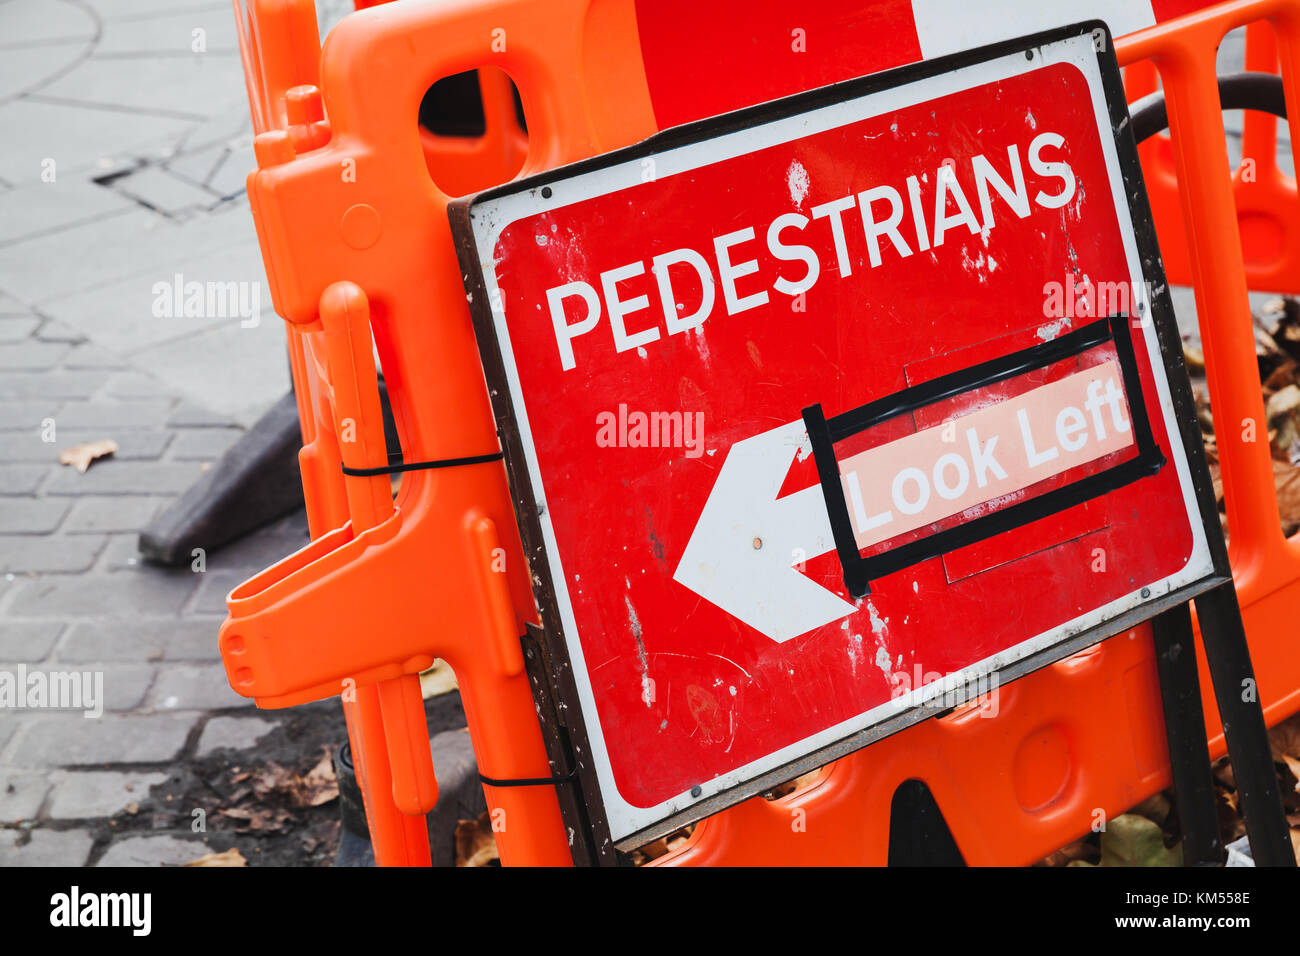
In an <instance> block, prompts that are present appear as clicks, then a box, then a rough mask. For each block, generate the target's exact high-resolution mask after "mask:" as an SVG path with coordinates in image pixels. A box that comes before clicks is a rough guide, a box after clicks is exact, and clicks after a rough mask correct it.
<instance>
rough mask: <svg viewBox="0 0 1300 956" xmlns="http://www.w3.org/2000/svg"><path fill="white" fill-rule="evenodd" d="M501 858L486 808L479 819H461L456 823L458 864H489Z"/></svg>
mask: <svg viewBox="0 0 1300 956" xmlns="http://www.w3.org/2000/svg"><path fill="white" fill-rule="evenodd" d="M499 859H500V857H498V856H497V841H496V839H495V838H494V837H493V836H492V821H491V818H490V817H489V816H488V812H487V811H486V810H484V811H483V812H482V813H480V814H479V816H478V819H477V820H461V821H460V822H459V823H457V824H456V865H457V866H487V865H489V864H490V863H491V862H492V861H493V860H499Z"/></svg>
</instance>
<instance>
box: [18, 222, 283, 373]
mask: <svg viewBox="0 0 1300 956" xmlns="http://www.w3.org/2000/svg"><path fill="white" fill-rule="evenodd" d="M140 217H143V218H140ZM119 218H120V219H127V218H130V219H131V220H132V221H138V222H139V223H140V225H141V226H142V227H143V228H145V229H146V234H145V235H144V237H143V238H142V239H140V241H138V242H137V241H134V238H135V237H134V235H133V234H132V233H131V232H130V231H128V232H127V233H125V235H127V236H130V237H131V239H132V241H131V242H130V243H129V245H130V246H131V250H130V251H129V252H117V251H115V252H112V253H107V254H99V255H97V258H96V260H95V263H94V266H93V268H90V269H88V270H86V271H85V272H84V273H82V274H80V275H79V276H78V277H77V279H76V280H75V281H74V282H73V283H71V284H69V283H66V282H65V283H63V284H62V285H60V284H58V283H57V282H56V277H55V276H54V275H52V274H50V270H49V269H48V267H47V265H46V264H45V263H44V261H43V260H41V259H40V258H39V256H40V253H41V250H40V248H39V247H40V246H42V245H43V244H44V240H41V239H37V240H34V241H32V242H27V243H23V244H22V245H21V247H19V248H21V250H22V254H21V255H14V256H13V258H14V259H15V260H17V261H15V262H14V266H13V267H14V268H25V267H28V266H30V268H32V269H34V270H39V273H32V274H30V275H28V276H26V277H24V278H23V279H21V280H19V282H18V283H17V284H16V285H17V286H18V287H19V290H20V292H22V293H23V294H24V295H26V296H28V297H30V298H31V299H32V300H33V301H40V302H41V308H42V310H43V311H44V312H46V313H47V314H49V315H51V316H54V317H56V318H58V319H60V320H62V321H64V322H66V323H67V324H68V325H71V326H73V327H75V328H78V329H80V330H81V331H82V332H84V333H85V334H86V335H87V336H88V337H90V338H91V339H92V340H93V341H95V342H96V343H98V344H99V345H101V346H103V347H105V348H108V349H110V350H112V351H114V352H117V353H118V354H120V355H126V356H131V355H132V353H134V352H136V351H137V350H140V349H143V348H146V347H148V346H152V345H156V344H158V343H160V342H166V341H169V340H174V339H180V338H192V337H194V336H196V335H197V334H198V333H200V332H202V331H204V330H207V329H212V328H218V327H225V326H228V327H230V328H233V329H236V330H239V331H244V330H243V329H242V328H241V322H242V321H244V320H243V319H242V317H241V316H240V315H239V314H238V313H239V309H238V308H237V307H235V305H234V303H232V304H231V305H230V306H226V307H225V310H224V311H225V314H211V315H193V314H190V315H186V314H185V313H184V311H183V310H184V308H185V301H184V299H183V298H182V301H180V302H176V295H175V292H174V289H175V287H176V285H177V282H178V280H177V277H178V276H179V277H180V278H179V284H180V286H181V294H182V296H184V295H185V286H186V284H187V283H193V282H197V283H201V284H203V289H204V291H205V296H204V310H205V311H206V309H207V301H206V300H207V297H206V290H207V288H208V285H207V284H208V283H213V284H214V286H213V289H214V292H215V290H216V289H217V285H220V286H222V287H225V288H228V287H227V286H226V284H227V283H231V282H234V283H249V285H247V286H240V285H237V286H236V287H235V291H236V292H237V293H239V294H242V295H243V296H244V300H243V301H245V302H246V303H247V304H248V305H249V306H250V309H249V311H250V312H251V311H252V309H251V306H254V305H256V306H257V307H258V309H259V314H260V322H261V323H266V322H267V320H268V319H270V318H273V317H274V312H273V310H272V308H271V300H270V293H269V292H268V290H267V286H266V277H265V272H264V271H263V269H262V264H261V258H260V256H259V255H258V252H257V242H256V235H255V231H254V229H253V222H252V219H251V218H250V217H249V214H248V209H247V208H246V207H244V206H242V205H241V206H238V207H232V208H231V209H229V210H223V211H221V212H217V213H213V214H212V215H209V216H205V217H202V218H200V219H197V220H191V221H188V222H186V223H183V224H180V223H176V222H173V221H171V220H168V219H165V218H164V217H162V216H159V215H157V214H156V213H152V212H147V211H145V210H143V209H142V210H140V212H139V213H131V214H127V215H126V216H123V217H118V218H115V219H113V220H101V221H100V222H98V223H92V224H90V225H88V226H85V227H78V228H76V229H73V230H69V231H68V232H66V233H61V234H60V235H65V236H68V237H69V238H70V239H72V240H75V243H76V244H77V245H78V246H93V245H94V244H95V243H97V242H119V243H120V242H122V241H123V240H122V237H121V236H114V235H110V234H109V233H111V232H117V230H116V228H115V227H114V228H113V229H109V228H108V224H109V223H111V222H115V221H119ZM96 231H98V232H100V233H101V235H99V236H98V238H96V236H95V235H93V234H92V233H94V232H96ZM12 248H15V247H6V248H0V270H3V269H4V268H5V259H6V256H7V255H9V253H10V251H11V249H12ZM181 250H187V251H181ZM51 251H52V250H51ZM110 260H111V261H110ZM101 267H102V268H101ZM254 284H256V285H254ZM254 290H256V291H254ZM223 292H224V289H223ZM254 296H256V298H254ZM222 305H223V303H222V301H221V300H220V299H219V298H217V297H216V295H215V294H214V297H213V306H214V309H215V311H216V312H220V311H222ZM278 321H279V320H278V319H276V322H278ZM248 344H249V346H250V348H251V347H256V346H255V343H253V342H249V343H248ZM134 362H135V364H136V365H137V367H139V368H142V369H143V370H145V371H147V372H150V373H152V374H156V375H160V376H164V375H165V374H166V372H167V371H168V369H167V368H166V367H165V366H159V365H158V364H156V363H151V362H150V361H148V360H147V359H134ZM212 367H214V366H213V365H210V366H209V372H208V374H206V375H205V376H204V377H205V378H212V377H213V376H212V375H211V373H210V369H211V368H212ZM164 381H167V382H169V383H170V382H171V381H172V379H169V378H164Z"/></svg>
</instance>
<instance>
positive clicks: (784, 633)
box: [673, 421, 857, 642]
mask: <svg viewBox="0 0 1300 956" xmlns="http://www.w3.org/2000/svg"><path fill="white" fill-rule="evenodd" d="M808 449H809V442H808V433H807V430H806V429H805V428H804V424H803V422H802V421H796V422H790V423H789V424H786V425H782V426H780V427H779V428H773V429H771V430H770V431H766V432H763V433H762V434H760V435H755V436H754V437H752V438H746V439H744V440H742V441H738V442H736V443H735V444H734V445H732V446H731V450H730V451H728V453H727V458H726V460H725V461H724V462H723V463H722V469H721V471H719V472H718V478H717V481H715V482H714V484H713V490H712V491H711V492H709V498H708V500H707V501H706V502H705V503H704V510H703V511H702V512H701V514H700V520H699V521H698V522H696V525H695V530H694V531H692V532H691V538H690V541H689V542H687V545H686V551H685V552H684V553H683V554H682V559H681V561H680V563H678V565H677V571H676V573H674V574H673V580H675V581H677V582H678V583H679V584H682V585H684V586H686V587H688V588H690V589H691V590H692V591H694V592H695V593H696V594H698V595H700V596H701V597H702V598H704V599H705V600H706V601H709V602H710V603H712V604H716V605H717V606H718V607H720V608H721V609H722V610H724V611H726V612H727V613H728V614H730V615H732V616H733V617H736V618H739V619H740V620H742V621H744V622H745V623H746V624H748V625H749V626H750V627H752V628H754V629H755V630H757V631H761V632H762V633H763V634H765V635H767V636H768V637H770V638H771V639H772V640H774V641H777V642H783V641H788V640H790V639H791V638H793V637H798V636H799V635H800V634H806V633H808V632H809V631H812V630H815V629H816V628H819V627H822V626H824V625H826V624H830V623H832V622H834V621H838V620H839V619H840V618H843V617H847V616H848V615H850V614H852V613H854V611H856V610H857V608H856V607H855V606H854V605H852V604H850V603H849V602H848V601H845V600H844V599H843V598H841V597H839V596H837V595H835V594H832V593H831V592H830V591H827V590H826V589H825V588H823V587H822V586H821V585H819V584H817V583H816V582H814V581H811V580H809V579H808V578H806V577H805V576H804V575H802V574H800V573H799V572H798V571H797V570H795V568H794V567H793V565H794V564H796V563H798V562H799V561H800V560H808V559H810V558H815V557H817V556H818V555H821V554H825V553H826V552H827V551H830V550H832V549H833V548H834V547H835V543H834V539H833V538H832V537H831V526H830V520H829V519H828V518H827V517H826V501H825V499H824V497H823V496H822V490H821V487H820V486H818V485H813V486H812V487H810V488H805V489H803V490H801V491H797V492H795V493H794V494H791V495H786V496H785V497H784V498H777V494H778V493H779V492H780V490H781V485H782V483H783V482H784V481H785V477H786V475H787V474H788V473H789V471H790V466H791V464H792V463H793V462H794V457H795V454H796V453H798V452H799V451H800V450H803V451H804V452H805V453H807V452H808Z"/></svg>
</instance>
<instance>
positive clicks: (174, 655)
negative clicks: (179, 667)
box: [163, 613, 225, 661]
mask: <svg viewBox="0 0 1300 956" xmlns="http://www.w3.org/2000/svg"><path fill="white" fill-rule="evenodd" d="M224 619H225V617H224V613H223V614H222V615H221V616H216V617H206V618H196V619H191V620H186V621H184V622H178V626H177V627H176V629H175V630H174V632H173V633H172V635H171V638H170V640H168V642H167V647H166V649H165V650H164V651H163V657H164V658H165V659H166V660H169V661H219V660H221V649H220V647H219V645H218V644H217V632H218V630H219V629H220V627H221V622H222V621H223V620H224Z"/></svg>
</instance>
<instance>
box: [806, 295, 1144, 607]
mask: <svg viewBox="0 0 1300 956" xmlns="http://www.w3.org/2000/svg"><path fill="white" fill-rule="evenodd" d="M1108 342H1110V343H1113V344H1114V347H1115V356H1116V358H1117V359H1118V360H1119V367H1120V376H1121V378H1122V379H1123V380H1124V392H1125V398H1126V399H1127V401H1128V405H1129V418H1130V421H1131V423H1132V427H1133V437H1134V440H1135V442H1136V445H1137V455H1136V456H1135V457H1133V458H1130V459H1128V460H1126V461H1123V462H1121V463H1120V464H1118V465H1113V466H1111V467H1110V468H1107V469H1106V470H1105V471H1099V472H1096V473H1095V474H1092V475H1089V476H1087V477H1086V478H1081V479H1079V480H1078V481H1075V482H1073V483H1071V484H1068V485H1064V486H1062V487H1060V488H1054V489H1052V490H1051V491H1047V492H1044V493H1042V494H1040V495H1037V496H1035V497H1033V498H1030V499H1027V500H1024V501H1019V502H1016V503H1015V504H1012V505H1008V506H1006V507H1004V508H1001V509H999V510H997V511H995V512H993V513H991V514H985V515H982V516H981V517H978V518H975V519H973V520H971V521H967V522H966V523H964V524H960V525H957V526H955V527H951V528H947V529H945V530H943V531H939V532H937V533H935V534H931V535H928V536H927V537H924V538H919V539H916V540H914V541H909V542H908V543H907V544H903V545H899V546H897V547H894V548H891V549H889V550H887V551H882V552H880V553H878V554H874V555H872V556H871V557H867V558H864V557H863V556H862V555H861V553H860V552H859V551H858V545H857V539H856V538H855V537H854V534H853V525H852V523H851V521H850V520H849V507H848V502H847V501H846V500H845V498H844V487H843V485H842V483H841V481H840V469H839V463H838V462H837V461H836V459H835V449H834V443H835V442H838V441H843V440H844V439H845V438H848V437H850V436H852V435H856V434H858V433H859V432H862V431H865V430H866V429H868V428H871V427H873V426H875V425H878V424H880V423H881V422H883V421H886V420H888V419H890V418H893V417H895V416H897V415H903V414H906V413H908V412H912V411H915V410H916V409H918V408H921V407H923V406H925V405H929V404H932V403H934V402H938V401H942V400H944V399H946V398H951V397H952V396H954V395H959V394H961V393H963V392H967V391H971V390H973V389H976V388H982V387H984V386H986V385H991V384H994V383H997V382H1002V381H1005V380H1006V379H1009V378H1012V377H1014V376H1016V375H1022V374H1024V373H1026V372H1030V371H1033V370H1035V369H1039V368H1046V367H1048V366H1049V365H1052V364H1054V363H1056V362H1059V361H1061V360H1062V359H1066V358H1071V357H1073V356H1075V355H1079V354H1082V353H1083V352H1086V351H1087V350H1088V349H1090V348H1094V347H1095V346H1098V345H1102V344H1105V343H1108ZM803 420H804V425H805V426H806V428H807V429H808V439H809V441H810V443H811V444H812V450H813V460H814V461H815V463H816V465H817V477H818V480H819V482H820V484H821V486H822V495H823V498H824V500H825V502H826V513H827V516H828V517H829V518H830V524H831V536H832V537H833V538H834V540H835V550H836V553H837V554H838V555H839V559H840V567H841V569H842V570H843V572H844V586H845V587H846V588H847V589H848V592H849V595H850V596H851V597H853V598H855V599H856V598H861V597H863V596H865V595H867V594H869V593H871V581H872V580H874V579H876V578H882V577H885V576H887V575H890V574H893V573H895V572H896V571H900V570H902V569H903V568H906V567H910V566H911V565H913V564H918V563H920V562H921V561H925V560H928V559H929V558H934V557H938V556H939V555H941V554H945V553H947V552H949V551H953V550H956V549H957V548H962V547H965V546H966V545H968V544H973V543H974V542H976V541H983V540H984V539H985V538H990V537H992V536H993V535H995V534H1001V533H1002V532H1004V531H1010V530H1011V529H1012V528H1019V527H1021V526H1022V525H1026V524H1029V523H1030V522H1032V521H1037V520H1038V519H1039V518H1043V517H1046V516H1047V515H1050V514H1055V513H1056V512H1058V511H1064V510H1065V509H1066V508H1070V507H1073V506H1074V505H1077V504H1081V503H1082V502H1085V501H1088V500H1090V499H1092V498H1096V497H1099V496H1101V495H1104V494H1107V493H1109V492H1111V491H1114V490H1116V489H1117V488H1122V487H1123V486H1124V485H1127V484H1130V483H1132V482H1134V481H1137V480H1138V479H1140V478H1145V477H1147V476H1148V475H1153V474H1155V473H1156V472H1157V471H1159V470H1160V469H1161V468H1163V467H1164V465H1165V463H1166V462H1165V456H1164V453H1163V452H1162V451H1161V450H1160V446H1159V445H1157V444H1156V442H1155V439H1154V437H1153V435H1152V431H1151V423H1150V421H1149V420H1148V418H1147V409H1146V398H1145V397H1144V396H1143V394H1142V381H1141V376H1140V374H1139V372H1138V366H1137V357H1136V355H1135V352H1134V347H1133V340H1132V337H1131V333H1130V330H1129V317H1128V316H1126V315H1112V316H1110V317H1109V318H1105V319H1099V320H1097V321H1095V322H1092V323H1091V324H1089V325H1085V326H1083V327H1082V328H1079V329H1076V330H1074V331H1073V332H1070V333H1067V334H1066V335H1062V336H1060V337H1058V338H1055V339H1052V340H1051V341H1049V342H1045V343H1043V344H1042V345H1035V346H1031V347H1030V348H1026V349H1021V350H1020V351H1018V352H1012V353H1011V354H1010V355H1005V356H1003V357H1002V358H998V359H993V360H991V361H988V362H982V363H980V364H978V365H974V366H971V367H970V368H966V369H962V370H960V371H957V372H950V373H948V374H947V375H941V376H939V377H938V378H936V379H932V380H931V381H928V382H924V383H922V384H920V385H913V386H910V387H909V388H905V389H903V390H902V391H901V392H895V393H894V394H893V395H888V396H886V397H884V398H881V399H877V400H876V401H874V402H870V403H868V404H866V405H863V406H861V407H859V408H855V409H852V410H851V411H847V412H844V413H842V414H840V415H836V416H835V417H834V418H827V417H826V415H825V413H824V412H823V411H822V407H821V405H820V404H818V405H810V406H808V407H807V408H805V409H804V410H803Z"/></svg>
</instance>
